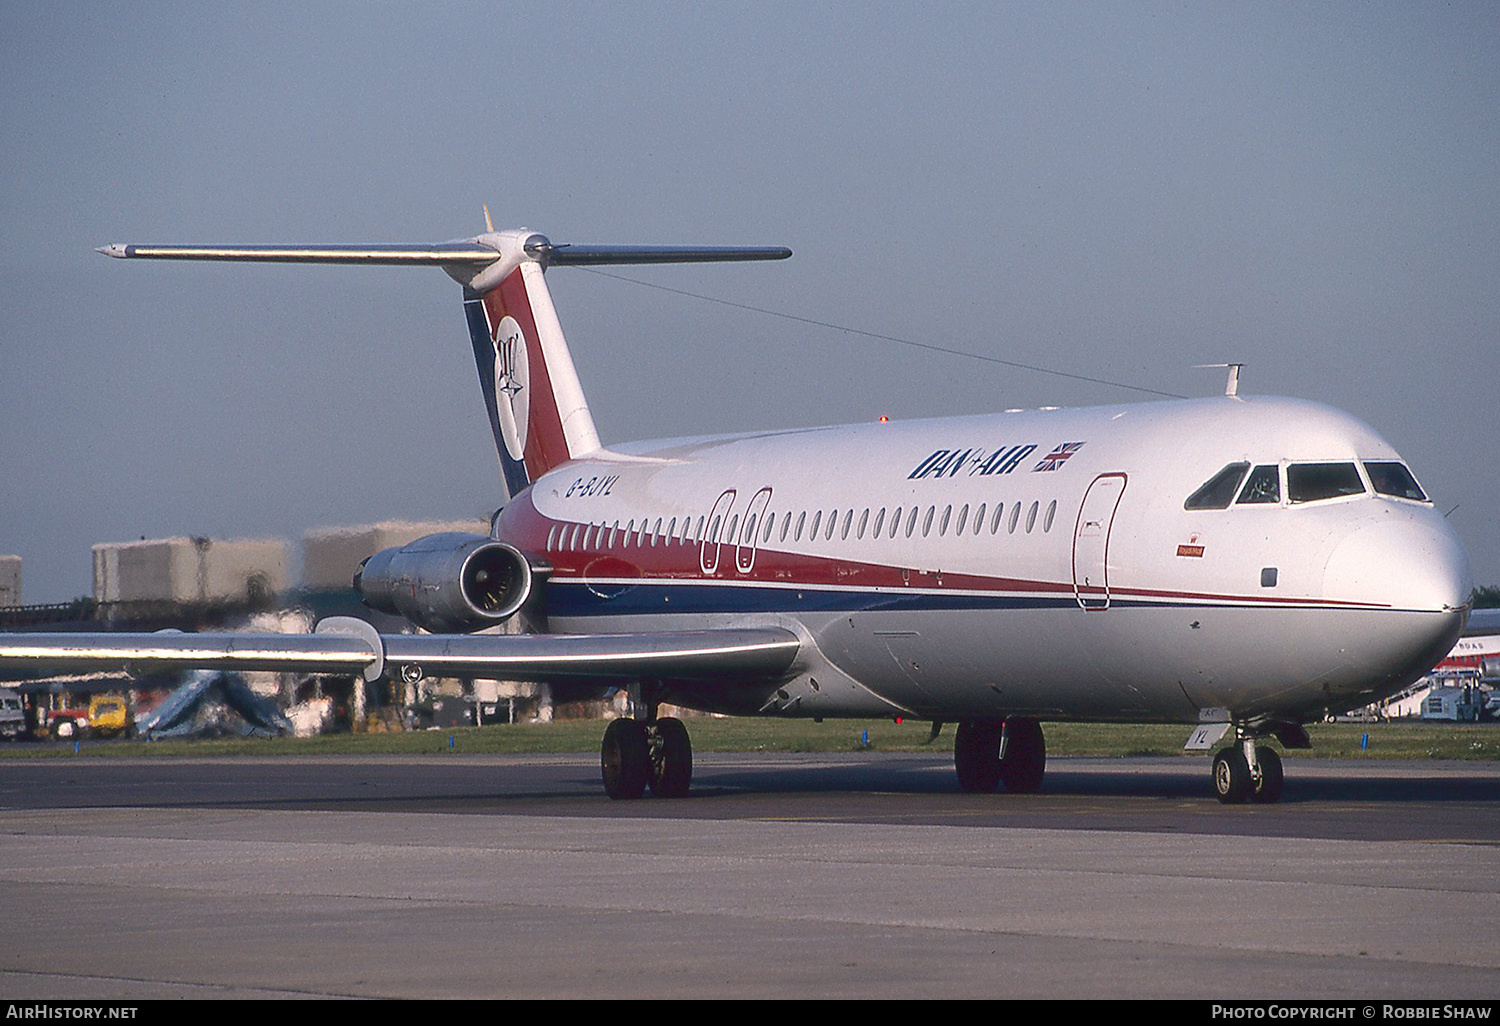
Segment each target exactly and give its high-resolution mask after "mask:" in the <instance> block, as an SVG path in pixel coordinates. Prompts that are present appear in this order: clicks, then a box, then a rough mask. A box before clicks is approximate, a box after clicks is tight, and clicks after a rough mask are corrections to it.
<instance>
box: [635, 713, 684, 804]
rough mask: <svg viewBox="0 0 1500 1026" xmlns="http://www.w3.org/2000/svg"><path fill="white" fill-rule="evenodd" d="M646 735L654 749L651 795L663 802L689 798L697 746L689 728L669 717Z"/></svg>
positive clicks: (647, 731)
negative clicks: (694, 747) (694, 745)
mask: <svg viewBox="0 0 1500 1026" xmlns="http://www.w3.org/2000/svg"><path fill="white" fill-rule="evenodd" d="M646 733H647V737H648V740H649V741H650V746H651V774H650V778H649V783H650V785H651V793H652V794H654V795H658V796H660V797H662V798H682V797H684V796H686V795H687V793H688V789H689V788H690V787H691V786H692V784H693V742H692V739H690V738H689V737H688V732H687V727H685V726H684V725H683V723H682V721H681V720H679V719H674V718H673V717H671V716H668V717H666V718H665V719H660V720H657V721H656V723H655V725H654V728H652V727H648V728H647V729H646ZM651 735H655V736H654V737H653V736H651Z"/></svg>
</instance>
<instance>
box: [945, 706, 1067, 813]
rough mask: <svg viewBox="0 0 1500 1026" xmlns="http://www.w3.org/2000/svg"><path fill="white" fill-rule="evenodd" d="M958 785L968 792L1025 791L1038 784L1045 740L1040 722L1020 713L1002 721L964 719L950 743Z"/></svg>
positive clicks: (1042, 770) (1043, 770) (1043, 766)
mask: <svg viewBox="0 0 1500 1026" xmlns="http://www.w3.org/2000/svg"><path fill="white" fill-rule="evenodd" d="M953 766H954V768H955V769H957V770H958V786H959V787H960V788H961V789H962V790H964V791H968V792H988V791H993V790H995V788H997V787H998V786H999V785H1000V784H1002V783H1003V784H1004V785H1005V789H1006V790H1007V791H1014V792H1016V793H1017V794H1029V793H1030V792H1032V791H1035V790H1036V789H1037V788H1039V787H1041V786H1042V776H1043V775H1044V774H1045V773H1046V770H1047V742H1046V739H1045V738H1043V737H1042V725H1041V724H1040V723H1038V722H1037V721H1036V720H1033V719H1029V718H1027V717H1024V716H1011V717H1007V718H1006V719H1004V720H966V721H964V722H962V723H960V724H959V725H958V738H957V740H956V741H955V742H954V744H953Z"/></svg>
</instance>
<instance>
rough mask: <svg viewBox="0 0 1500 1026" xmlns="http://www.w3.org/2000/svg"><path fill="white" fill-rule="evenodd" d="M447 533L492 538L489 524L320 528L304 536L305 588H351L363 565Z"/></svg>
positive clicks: (394, 523) (395, 523)
mask: <svg viewBox="0 0 1500 1026" xmlns="http://www.w3.org/2000/svg"><path fill="white" fill-rule="evenodd" d="M444 531H462V532H464V533H466V534H482V535H488V534H489V533H490V525H489V522H488V521H486V520H452V521H430V522H426V523H414V522H411V521H406V520H387V521H385V522H383V523H379V524H365V525H363V526H359V527H320V528H317V529H315V530H312V531H308V532H307V533H306V534H304V535H303V536H302V587H304V588H306V589H307V590H308V591H338V590H343V589H346V588H351V587H353V585H354V572H355V571H356V570H358V569H359V565H360V563H362V562H364V561H365V560H366V559H368V558H369V557H370V556H373V555H374V554H375V553H377V552H379V551H380V550H381V549H388V548H391V547H392V546H395V545H405V544H406V543H407V542H410V541H416V540H417V539H418V538H421V537H423V536H424V535H429V534H440V533H442V532H444Z"/></svg>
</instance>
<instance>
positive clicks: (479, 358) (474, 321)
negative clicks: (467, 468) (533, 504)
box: [464, 290, 531, 499]
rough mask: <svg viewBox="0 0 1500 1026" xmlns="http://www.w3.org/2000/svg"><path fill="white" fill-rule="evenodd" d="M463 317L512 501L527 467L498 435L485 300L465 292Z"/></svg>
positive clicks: (523, 484) (524, 480)
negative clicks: (512, 453)
mask: <svg viewBox="0 0 1500 1026" xmlns="http://www.w3.org/2000/svg"><path fill="white" fill-rule="evenodd" d="M464 318H465V319H466V320H467V321H468V323H469V341H471V342H472V343H473V344H474V364H475V366H477V367H478V368H479V387H480V389H481V390H482V391H483V392H484V407H485V411H486V412H487V413H488V414H489V417H490V431H491V433H493V434H494V436H495V451H496V452H497V453H499V455H500V469H501V472H502V473H504V474H505V490H506V492H507V493H508V494H509V495H510V497H511V498H512V499H514V498H515V497H516V496H517V495H520V494H521V492H522V490H523V489H525V487H526V486H527V485H529V484H530V483H531V479H530V478H529V477H527V476H526V464H524V463H522V462H521V461H520V460H517V459H512V458H511V455H510V453H509V452H508V451H507V450H506V448H505V437H504V436H503V435H502V434H501V433H500V407H499V405H498V403H499V400H498V398H497V397H496V395H495V344H494V341H493V340H492V339H491V338H490V322H489V318H488V317H486V316H485V313H484V301H483V300H482V299H480V298H479V297H478V296H477V295H475V294H474V293H472V292H469V291H468V290H465V292H464Z"/></svg>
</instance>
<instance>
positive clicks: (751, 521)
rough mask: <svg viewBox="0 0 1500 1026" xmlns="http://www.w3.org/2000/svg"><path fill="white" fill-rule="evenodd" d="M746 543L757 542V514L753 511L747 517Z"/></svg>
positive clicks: (752, 543)
mask: <svg viewBox="0 0 1500 1026" xmlns="http://www.w3.org/2000/svg"><path fill="white" fill-rule="evenodd" d="M745 544H746V545H754V544H755V514H754V513H752V514H750V515H749V516H748V517H746V518H745Z"/></svg>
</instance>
